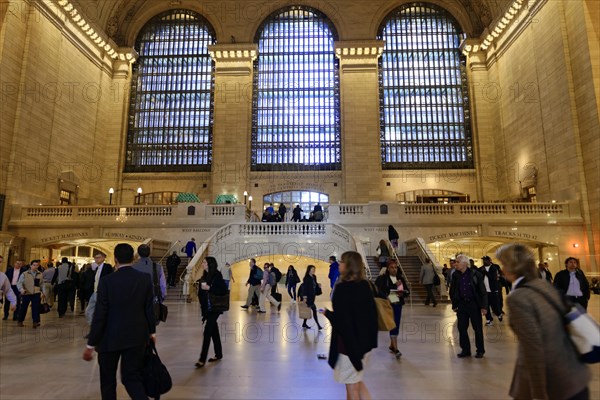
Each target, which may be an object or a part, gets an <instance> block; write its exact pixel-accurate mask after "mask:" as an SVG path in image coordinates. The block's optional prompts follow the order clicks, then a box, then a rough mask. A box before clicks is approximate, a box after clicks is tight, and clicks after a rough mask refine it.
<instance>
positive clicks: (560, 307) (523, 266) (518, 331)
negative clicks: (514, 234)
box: [496, 243, 590, 400]
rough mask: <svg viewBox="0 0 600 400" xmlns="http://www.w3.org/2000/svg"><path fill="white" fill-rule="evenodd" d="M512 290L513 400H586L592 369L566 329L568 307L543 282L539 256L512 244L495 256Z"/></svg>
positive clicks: (502, 248) (510, 317) (509, 308)
mask: <svg viewBox="0 0 600 400" xmlns="http://www.w3.org/2000/svg"><path fill="white" fill-rule="evenodd" d="M496 257H497V258H498V260H500V262H501V263H502V265H503V267H504V274H505V276H506V279H507V280H509V281H510V282H513V290H512V291H511V293H510V295H509V296H508V297H507V299H506V303H507V306H508V310H509V323H510V327H511V328H512V330H513V331H514V333H515V335H516V336H517V338H518V339H519V349H518V354H517V362H516V365H515V371H514V374H513V380H512V383H511V387H510V392H509V393H510V395H511V396H512V397H513V398H517V399H550V400H552V399H556V400H566V399H568V400H587V399H589V390H588V388H587V385H588V382H589V381H590V371H589V369H588V367H587V366H586V365H585V364H583V363H581V361H579V359H578V355H577V351H576V350H575V348H574V346H573V344H572V343H571V340H570V339H569V336H568V335H567V332H566V330H565V327H564V323H563V318H562V315H563V314H564V313H565V312H566V311H567V305H566V304H565V303H564V300H563V298H562V296H561V294H560V293H559V292H558V291H557V290H556V289H555V288H554V287H552V285H550V284H549V283H548V282H547V281H546V280H545V279H540V278H539V275H538V273H537V269H536V263H535V256H534V255H533V252H532V251H531V250H530V249H529V248H528V247H527V246H525V245H523V244H519V243H511V244H507V245H504V246H502V247H500V248H499V249H498V251H497V252H496Z"/></svg>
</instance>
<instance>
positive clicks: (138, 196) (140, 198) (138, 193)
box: [137, 187, 142, 204]
mask: <svg viewBox="0 0 600 400" xmlns="http://www.w3.org/2000/svg"><path fill="white" fill-rule="evenodd" d="M141 200H142V188H141V187H139V188H137V203H138V204H140V203H141Z"/></svg>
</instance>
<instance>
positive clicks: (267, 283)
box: [258, 263, 281, 314]
mask: <svg viewBox="0 0 600 400" xmlns="http://www.w3.org/2000/svg"><path fill="white" fill-rule="evenodd" d="M275 285H277V280H276V279H275V274H274V273H273V272H272V271H271V264H270V263H265V265H264V273H263V278H262V281H261V283H260V298H259V299H258V307H259V310H258V312H259V313H262V314H264V313H265V312H266V310H265V301H266V300H267V301H269V302H270V303H271V305H273V306H274V307H277V311H281V303H280V302H278V301H277V300H275V298H273V296H272V294H271V288H272V287H275Z"/></svg>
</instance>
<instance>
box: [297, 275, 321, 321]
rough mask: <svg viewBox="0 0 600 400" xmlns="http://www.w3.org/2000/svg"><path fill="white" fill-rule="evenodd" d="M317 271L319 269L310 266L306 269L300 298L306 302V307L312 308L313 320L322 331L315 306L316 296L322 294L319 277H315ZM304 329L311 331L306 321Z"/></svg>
mask: <svg viewBox="0 0 600 400" xmlns="http://www.w3.org/2000/svg"><path fill="white" fill-rule="evenodd" d="M316 271H317V267H315V266H314V265H309V266H307V267H306V273H305V274H304V279H303V280H302V286H301V287H302V290H301V293H300V294H299V296H300V297H301V299H300V300H302V301H305V302H306V306H307V307H308V308H310V309H311V310H312V312H313V318H314V319H315V322H316V323H317V329H318V330H321V329H323V327H322V326H321V325H320V324H319V319H318V318H317V306H316V305H315V298H316V296H318V295H320V294H321V293H322V290H321V284H320V283H318V282H317V276H316V275H315V274H316ZM302 327H303V328H305V329H310V328H311V327H310V326H309V325H308V324H307V323H306V320H303V322H302Z"/></svg>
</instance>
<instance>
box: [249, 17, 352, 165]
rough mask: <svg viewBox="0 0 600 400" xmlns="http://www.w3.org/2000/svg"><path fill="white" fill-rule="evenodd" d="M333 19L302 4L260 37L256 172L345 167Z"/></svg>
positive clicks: (254, 149)
mask: <svg viewBox="0 0 600 400" xmlns="http://www.w3.org/2000/svg"><path fill="white" fill-rule="evenodd" d="M336 39H337V34H336V31H335V28H334V27H333V24H332V23H331V21H329V20H328V19H327V17H325V15H323V14H322V13H321V12H319V11H317V10H314V9H311V8H308V7H303V6H302V7H301V6H293V7H288V8H285V9H283V10H279V11H277V12H275V13H273V14H272V15H271V16H270V17H269V18H267V20H266V21H265V22H264V23H263V24H262V26H261V28H260V29H259V30H258V33H257V35H256V42H257V43H258V50H259V56H258V59H257V61H256V63H255V68H254V99H253V100H254V108H253V120H252V170H255V171H273V170H288V171H289V170H335V169H340V166H341V162H340V159H341V155H340V96H339V75H338V69H339V64H338V61H337V59H336V57H335V54H334V47H333V43H334V41H335V40H336Z"/></svg>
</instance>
